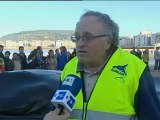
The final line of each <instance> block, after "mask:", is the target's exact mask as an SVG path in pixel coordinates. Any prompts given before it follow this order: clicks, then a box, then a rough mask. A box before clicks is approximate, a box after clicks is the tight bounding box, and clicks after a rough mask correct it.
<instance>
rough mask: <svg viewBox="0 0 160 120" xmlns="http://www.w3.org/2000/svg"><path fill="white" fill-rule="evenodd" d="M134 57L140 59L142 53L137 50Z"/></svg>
mask: <svg viewBox="0 0 160 120" xmlns="http://www.w3.org/2000/svg"><path fill="white" fill-rule="evenodd" d="M136 56H137V57H138V58H139V59H142V52H141V51H140V49H139V48H137V52H136Z"/></svg>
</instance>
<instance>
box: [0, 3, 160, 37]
mask: <svg viewBox="0 0 160 120" xmlns="http://www.w3.org/2000/svg"><path fill="white" fill-rule="evenodd" d="M87 10H93V11H99V12H102V13H105V14H108V15H109V16H110V17H111V18H112V19H113V20H114V21H115V22H116V23H117V24H118V25H119V28H120V33H119V34H120V36H129V35H138V34H139V33H140V32H141V31H143V30H150V31H152V32H153V33H156V32H160V13H159V12H160V1H140V2H139V1H66V2H65V1H0V37H2V36H4V35H7V34H11V33H18V32H21V31H32V30H74V29H75V25H76V23H77V22H78V20H79V17H80V16H81V15H82V14H83V13H84V12H85V11H87Z"/></svg>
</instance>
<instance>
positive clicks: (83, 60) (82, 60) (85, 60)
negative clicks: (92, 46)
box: [78, 57, 88, 64]
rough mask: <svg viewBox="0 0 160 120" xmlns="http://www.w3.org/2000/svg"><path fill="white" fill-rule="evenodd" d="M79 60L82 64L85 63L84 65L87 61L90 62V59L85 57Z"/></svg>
mask: <svg viewBox="0 0 160 120" xmlns="http://www.w3.org/2000/svg"><path fill="white" fill-rule="evenodd" d="M78 60H79V62H80V63H83V64H85V63H87V61H88V59H86V58H84V57H79V58H78Z"/></svg>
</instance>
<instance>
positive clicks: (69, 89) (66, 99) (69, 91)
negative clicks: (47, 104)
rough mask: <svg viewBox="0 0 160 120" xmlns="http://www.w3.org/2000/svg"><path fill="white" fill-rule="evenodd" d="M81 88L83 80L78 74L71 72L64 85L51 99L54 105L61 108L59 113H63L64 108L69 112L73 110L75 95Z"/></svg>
mask: <svg viewBox="0 0 160 120" xmlns="http://www.w3.org/2000/svg"><path fill="white" fill-rule="evenodd" d="M81 88H82V80H81V79H80V78H79V77H78V76H76V75H73V74H70V75H68V76H67V77H66V78H65V79H64V81H63V83H62V85H61V86H60V88H59V89H58V90H57V91H56V93H55V94H54V96H53V98H52V100H51V102H52V103H53V105H55V106H56V107H58V108H59V109H60V112H59V115H61V114H62V112H63V109H64V108H65V109H67V110H68V111H69V112H71V111H72V109H73V106H74V104H75V102H76V99H75V97H76V96H77V94H78V93H79V91H80V89H81Z"/></svg>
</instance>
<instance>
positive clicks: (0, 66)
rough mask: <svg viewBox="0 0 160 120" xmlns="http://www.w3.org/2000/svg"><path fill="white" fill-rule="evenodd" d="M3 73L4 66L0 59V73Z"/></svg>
mask: <svg viewBox="0 0 160 120" xmlns="http://www.w3.org/2000/svg"><path fill="white" fill-rule="evenodd" d="M2 72H5V64H4V61H3V59H2V58H0V73H2Z"/></svg>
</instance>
